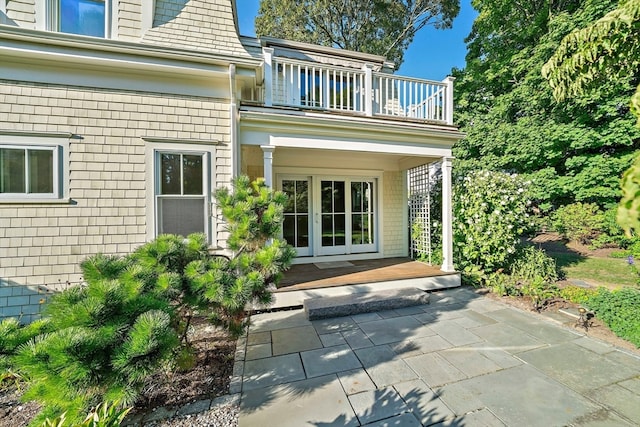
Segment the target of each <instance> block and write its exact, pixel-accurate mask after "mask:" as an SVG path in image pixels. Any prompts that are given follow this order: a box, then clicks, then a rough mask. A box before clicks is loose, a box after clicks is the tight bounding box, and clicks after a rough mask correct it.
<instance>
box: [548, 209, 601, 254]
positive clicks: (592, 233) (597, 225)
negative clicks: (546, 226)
mask: <svg viewBox="0 0 640 427" xmlns="http://www.w3.org/2000/svg"><path fill="white" fill-rule="evenodd" d="M551 221H552V225H553V228H554V229H555V230H556V231H557V232H558V233H560V234H561V235H562V236H563V237H564V238H566V239H569V240H576V241H578V242H580V243H582V244H585V245H588V244H590V243H591V241H592V240H594V239H595V238H597V237H598V236H599V235H600V234H601V233H602V231H603V229H604V214H603V212H602V211H601V210H600V208H599V207H598V205H596V204H595V203H579V202H578V203H572V204H570V205H566V206H562V207H560V208H558V209H557V210H556V211H555V212H554V213H553V215H552V217H551Z"/></svg>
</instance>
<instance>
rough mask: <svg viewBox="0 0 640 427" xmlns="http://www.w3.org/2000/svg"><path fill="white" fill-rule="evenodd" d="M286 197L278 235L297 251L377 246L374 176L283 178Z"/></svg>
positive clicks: (331, 252) (357, 250) (311, 252)
mask: <svg viewBox="0 0 640 427" xmlns="http://www.w3.org/2000/svg"><path fill="white" fill-rule="evenodd" d="M279 181H280V188H281V189H282V191H284V192H285V193H286V194H287V195H288V196H289V198H288V202H287V205H286V207H285V212H284V224H283V237H284V238H285V240H287V242H288V243H289V244H290V245H292V246H294V247H295V248H296V251H297V252H298V256H324V255H346V254H353V253H362V252H375V251H376V250H377V241H378V238H377V233H378V226H377V221H378V215H377V206H376V203H377V201H376V199H377V197H376V191H377V189H376V180H375V179H373V178H360V177H346V178H345V177H340V178H337V177H325V176H310V177H282V178H281V179H280V180H279Z"/></svg>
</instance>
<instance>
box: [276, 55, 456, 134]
mask: <svg viewBox="0 0 640 427" xmlns="http://www.w3.org/2000/svg"><path fill="white" fill-rule="evenodd" d="M453 80H454V79H453V77H447V78H446V79H445V80H444V81H442V82H437V81H431V80H422V79H415V78H409V77H401V76H396V75H393V74H389V73H380V72H375V71H373V66H371V65H365V66H364V67H363V68H362V69H360V70H358V69H354V68H347V67H337V66H331V65H326V64H319V63H315V62H306V61H299V60H293V59H288V58H280V57H272V56H271V55H268V54H267V55H265V93H264V103H265V105H267V106H282V107H294V108H302V109H317V110H322V111H338V112H346V113H351V114H355V115H363V116H372V117H373V116H375V117H390V118H394V119H409V120H416V121H424V122H433V123H437V124H447V125H452V124H453Z"/></svg>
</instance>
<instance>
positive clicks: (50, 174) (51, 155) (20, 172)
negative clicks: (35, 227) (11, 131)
mask: <svg viewBox="0 0 640 427" xmlns="http://www.w3.org/2000/svg"><path fill="white" fill-rule="evenodd" d="M61 160H62V146H60V145H50V146H49V145H22V144H15V145H12V144H0V201H1V200H3V199H57V198H61V197H62V189H63V186H62V181H63V172H64V171H63V168H62V161H61Z"/></svg>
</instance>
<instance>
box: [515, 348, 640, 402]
mask: <svg viewBox="0 0 640 427" xmlns="http://www.w3.org/2000/svg"><path fill="white" fill-rule="evenodd" d="M518 357H519V358H521V359H522V360H524V361H525V362H527V363H529V364H530V365H532V366H535V367H536V368H537V369H538V370H540V371H542V372H544V373H545V374H547V375H548V376H550V377H551V378H553V379H555V380H557V381H559V382H561V383H563V384H565V385H567V386H568V387H570V388H572V389H573V390H576V391H578V392H579V393H590V392H593V390H595V389H596V388H598V387H602V386H605V385H608V384H611V383H614V382H618V381H623V380H626V379H630V378H633V377H634V376H636V375H637V374H638V372H637V370H634V369H632V368H631V367H627V366H625V365H623V364H621V363H618V362H616V361H613V360H611V359H609V358H606V357H603V356H602V355H600V354H597V353H594V352H592V351H590V350H587V349H585V348H584V347H580V346H577V345H575V344H571V343H568V344H559V345H554V346H551V347H546V348H540V349H536V350H531V351H528V352H526V353H521V354H519V355H518ZM594 367H597V369H594ZM639 403H640V402H639Z"/></svg>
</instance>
